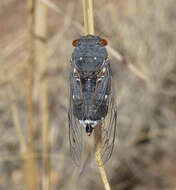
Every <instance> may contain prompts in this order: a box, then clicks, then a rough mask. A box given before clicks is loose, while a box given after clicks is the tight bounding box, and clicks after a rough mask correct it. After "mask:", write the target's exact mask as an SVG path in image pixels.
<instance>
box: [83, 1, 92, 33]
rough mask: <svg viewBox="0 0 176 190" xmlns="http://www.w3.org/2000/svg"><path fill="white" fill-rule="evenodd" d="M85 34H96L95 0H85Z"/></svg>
mask: <svg viewBox="0 0 176 190" xmlns="http://www.w3.org/2000/svg"><path fill="white" fill-rule="evenodd" d="M83 13H84V26H85V34H92V35H93V34H94V18H93V0H83Z"/></svg>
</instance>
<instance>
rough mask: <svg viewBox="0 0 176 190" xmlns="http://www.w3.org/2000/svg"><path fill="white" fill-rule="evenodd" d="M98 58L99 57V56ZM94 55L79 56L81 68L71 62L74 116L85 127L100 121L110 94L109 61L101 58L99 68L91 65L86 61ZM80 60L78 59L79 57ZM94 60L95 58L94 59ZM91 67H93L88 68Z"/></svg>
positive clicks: (106, 108) (106, 107) (90, 126)
mask: <svg viewBox="0 0 176 190" xmlns="http://www.w3.org/2000/svg"><path fill="white" fill-rule="evenodd" d="M99 58H100V57H99ZM91 59H94V60H95V57H94V58H92V57H90V58H89V57H86V58H84V57H81V60H82V61H83V60H84V64H85V67H87V68H88V69H86V68H84V65H83V66H82V68H83V69H82V70H81V69H79V67H78V66H77V65H78V63H76V60H78V59H76V60H75V62H74V64H72V66H73V69H72V71H73V72H72V76H73V78H72V80H71V83H72V92H73V96H72V97H73V102H74V106H73V109H74V110H73V111H74V115H75V117H77V118H78V119H79V121H80V122H81V124H83V125H84V126H85V127H89V129H90V130H91V128H94V127H95V126H96V125H97V124H98V122H100V121H102V120H103V119H104V118H105V117H106V114H107V110H108V105H107V99H108V95H109V94H110V90H111V89H110V86H111V74H110V67H109V61H108V59H107V58H104V59H103V58H101V60H102V62H101V63H99V68H98V69H97V67H94V66H92V64H94V63H93V62H91V61H90V62H86V60H91ZM79 60H80V59H79ZM95 61H96V60H95ZM90 68H93V69H90Z"/></svg>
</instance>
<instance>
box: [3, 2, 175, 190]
mask: <svg viewBox="0 0 176 190" xmlns="http://www.w3.org/2000/svg"><path fill="white" fill-rule="evenodd" d="M41 1H43V2H45V5H46V6H47V9H48V16H47V18H48V19H47V49H48V50H47V55H48V58H47V72H46V75H45V77H46V78H47V80H48V101H49V106H48V110H49V134H48V137H49V139H50V145H51V150H50V152H51V153H50V156H51V187H52V188H51V189H52V190H55V189H63V190H68V189H70V190H74V189H75V190H76V189H80V190H88V189H91V190H97V189H103V188H104V187H103V183H102V181H101V178H100V174H99V171H98V169H97V167H96V165H95V163H94V161H93V159H89V158H88V159H87V161H86V163H85V165H84V168H81V169H75V166H74V164H73V163H72V161H71V158H70V154H69V141H68V121H67V110H68V99H69V95H68V86H69V83H68V78H69V60H70V57H71V53H72V51H73V47H72V45H71V43H72V41H73V40H74V39H75V38H78V37H80V36H81V35H83V34H84V26H83V11H82V2H81V1H76V0H75V1H74V0H72V1H71V0H50V1H48V0H41ZM175 10H176V3H175V0H167V1H165V0H157V1H156V0H155V1H153V0H111V1H110V0H94V17H95V32H96V34H97V35H100V36H101V37H103V38H105V39H107V41H108V43H109V47H108V48H110V49H109V57H110V60H111V67H112V71H113V80H114V88H115V91H116V95H117V98H116V100H117V104H118V126H117V135H116V142H115V147H114V152H113V155H112V157H111V160H110V161H109V162H108V163H107V164H106V165H105V168H106V171H107V174H108V178H109V180H110V184H111V188H112V190H149V189H150V190H174V189H176V168H175V164H176V147H175V144H176V128H175V127H176V53H175V52H176V11H175ZM27 39H28V30H27V2H26V1H24V0H23V1H22V0H1V1H0V66H1V69H0V189H2V190H3V189H6V190H12V189H13V190H14V189H17V190H24V189H27V187H26V184H25V183H26V182H25V180H24V173H23V172H24V170H23V169H22V168H23V167H22V165H23V162H24V161H23V160H22V157H21V153H20V152H21V150H22V148H21V146H22V144H23V142H21V141H20V140H21V139H23V138H24V139H25V141H27V140H28V136H29V131H28V127H27V125H28V119H27V117H28V116H27V112H28V111H27V110H28V108H27V93H28V77H27V76H28V62H27V58H28V48H27V47H28V40H27ZM35 55H36V56H37V55H38V52H37V51H35ZM34 75H35V77H34V123H35V136H34V142H35V149H36V153H35V158H36V162H37V168H38V170H39V173H42V164H41V159H42V156H41V155H42V154H41V149H42V148H41V127H40V126H41V116H40V113H39V102H40V85H39V82H40V79H39V76H38V65H37V63H36V64H35V66H34ZM15 125H16V126H20V128H21V130H22V134H20V132H19V131H18V127H15ZM20 135H22V137H21V136H20ZM28 172H30V167H29V169H28ZM31 175H32V174H31ZM39 176H40V175H39ZM40 180H41V179H39V181H40ZM40 189H42V187H41V188H40Z"/></svg>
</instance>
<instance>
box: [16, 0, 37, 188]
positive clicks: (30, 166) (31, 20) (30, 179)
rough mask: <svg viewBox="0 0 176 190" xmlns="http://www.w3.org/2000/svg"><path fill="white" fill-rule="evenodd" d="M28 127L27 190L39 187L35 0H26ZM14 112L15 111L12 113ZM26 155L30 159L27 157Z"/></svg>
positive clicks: (26, 153) (25, 171)
mask: <svg viewBox="0 0 176 190" xmlns="http://www.w3.org/2000/svg"><path fill="white" fill-rule="evenodd" d="M27 3H28V35H29V37H28V51H29V57H28V64H29V69H28V82H29V83H28V128H29V147H28V150H27V152H25V153H24V154H23V155H22V157H23V158H24V159H23V160H24V165H23V166H24V168H25V169H24V175H25V176H26V183H27V189H28V190H37V189H39V183H38V170H37V165H36V160H35V157H34V156H32V155H34V153H35V150H34V108H33V80H34V44H35V39H34V28H35V0H28V1H27ZM14 114H15V113H14ZM26 155H27V156H26ZM28 157H29V158H30V159H28Z"/></svg>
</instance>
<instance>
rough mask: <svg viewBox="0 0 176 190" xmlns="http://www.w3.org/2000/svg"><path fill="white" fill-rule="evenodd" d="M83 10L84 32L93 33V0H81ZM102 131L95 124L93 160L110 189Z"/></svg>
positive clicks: (106, 186)
mask: <svg viewBox="0 0 176 190" xmlns="http://www.w3.org/2000/svg"><path fill="white" fill-rule="evenodd" d="M83 11H84V26H85V34H86V35H87V34H92V35H94V34H95V32H94V18H93V0H83ZM101 136H102V132H101V124H99V125H98V126H96V128H95V129H94V138H95V148H96V151H95V160H96V163H97V165H98V168H99V171H100V175H101V178H102V180H103V183H104V187H105V190H111V188H110V185H109V182H108V179H107V175H106V171H105V169H104V166H103V161H102V159H101V147H102V138H101Z"/></svg>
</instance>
